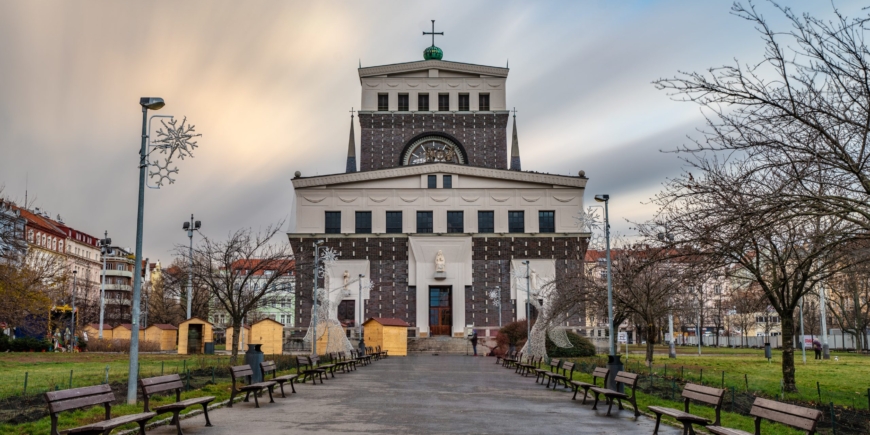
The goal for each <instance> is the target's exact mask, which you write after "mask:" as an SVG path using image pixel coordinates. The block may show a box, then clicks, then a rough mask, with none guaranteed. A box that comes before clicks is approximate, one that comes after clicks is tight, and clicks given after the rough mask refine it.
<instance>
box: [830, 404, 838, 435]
mask: <svg viewBox="0 0 870 435" xmlns="http://www.w3.org/2000/svg"><path fill="white" fill-rule="evenodd" d="M831 432H833V433H834V435H836V434H837V416H836V415H834V402H831Z"/></svg>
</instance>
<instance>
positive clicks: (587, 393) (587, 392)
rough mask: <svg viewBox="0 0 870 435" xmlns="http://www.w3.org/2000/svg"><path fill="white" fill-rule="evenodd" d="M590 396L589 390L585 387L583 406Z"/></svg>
mask: <svg viewBox="0 0 870 435" xmlns="http://www.w3.org/2000/svg"><path fill="white" fill-rule="evenodd" d="M587 396H589V388H588V387H583V405H585V404H586V397H587Z"/></svg>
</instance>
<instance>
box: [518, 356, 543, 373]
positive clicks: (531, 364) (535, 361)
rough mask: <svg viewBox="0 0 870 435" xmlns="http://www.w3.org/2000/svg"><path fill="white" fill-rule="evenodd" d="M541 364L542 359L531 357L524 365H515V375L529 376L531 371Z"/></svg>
mask: <svg viewBox="0 0 870 435" xmlns="http://www.w3.org/2000/svg"><path fill="white" fill-rule="evenodd" d="M543 362H544V357H542V356H540V357H537V358H535V357H533V356H531V357H529V358H528V360H527V361H526V362H525V363H524V364H517V369H516V373H519V374H521V375H523V376H526V375H528V374H531V373H532V370H534V369H536V368H538V367H540V366H541V364H543Z"/></svg>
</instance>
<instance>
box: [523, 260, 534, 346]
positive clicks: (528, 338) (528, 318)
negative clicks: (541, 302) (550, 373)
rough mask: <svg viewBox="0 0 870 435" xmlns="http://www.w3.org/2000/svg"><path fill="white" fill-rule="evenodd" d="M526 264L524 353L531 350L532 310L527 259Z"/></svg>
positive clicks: (530, 278)
mask: <svg viewBox="0 0 870 435" xmlns="http://www.w3.org/2000/svg"><path fill="white" fill-rule="evenodd" d="M523 264H525V265H526V353H528V352H529V351H530V350H532V344H531V340H532V310H531V309H530V308H529V307H530V305H531V304H530V302H531V301H530V299H531V298H532V281H531V280H532V275H531V274H530V272H531V270H530V269H531V265H530V262H529V260H526V261H523Z"/></svg>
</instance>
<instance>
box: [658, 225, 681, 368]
mask: <svg viewBox="0 0 870 435" xmlns="http://www.w3.org/2000/svg"><path fill="white" fill-rule="evenodd" d="M658 239H659V240H661V241H665V240H667V241H668V242H671V243H673V241H674V235H673V234H671V233H670V232H668V227H667V226H665V232H664V233H659V234H658ZM672 303H673V301H672V300H671V297H670V296H668V334H669V335H670V340H668V358H672V359H676V358H677V347H676V345H675V344H674V312H673V307H671V304H672Z"/></svg>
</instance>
